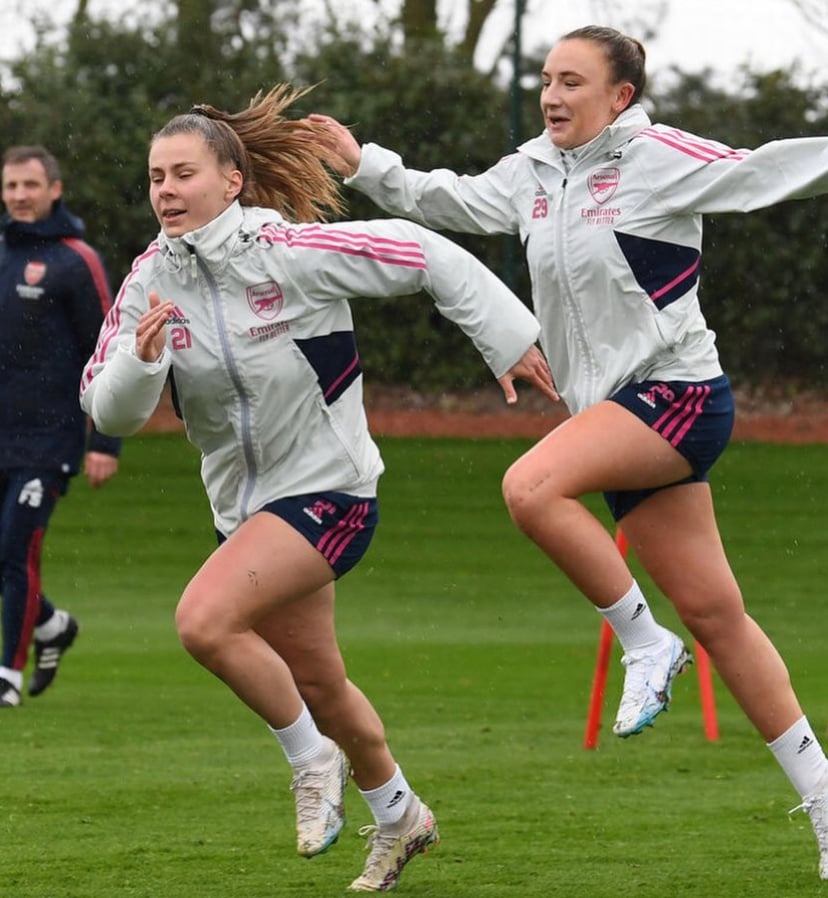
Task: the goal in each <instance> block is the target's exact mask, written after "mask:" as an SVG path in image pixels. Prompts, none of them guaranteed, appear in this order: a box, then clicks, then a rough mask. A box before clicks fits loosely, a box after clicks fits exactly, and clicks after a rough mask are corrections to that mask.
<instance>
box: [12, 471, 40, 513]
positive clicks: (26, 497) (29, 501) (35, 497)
mask: <svg viewBox="0 0 828 898" xmlns="http://www.w3.org/2000/svg"><path fill="white" fill-rule="evenodd" d="M42 502H43V481H42V480H41V479H40V478H39V477H36V478H35V479H34V480H29V481H27V482H26V483H24V484H23V488H22V489H21V490H20V494H19V495H18V497H17V504H18V505H28V506H29V507H30V508H40V506H41V503H42Z"/></svg>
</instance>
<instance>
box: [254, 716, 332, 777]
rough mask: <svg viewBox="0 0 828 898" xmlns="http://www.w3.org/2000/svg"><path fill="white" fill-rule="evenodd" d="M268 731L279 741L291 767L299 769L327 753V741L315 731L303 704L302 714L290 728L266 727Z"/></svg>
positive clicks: (314, 724) (313, 723)
mask: <svg viewBox="0 0 828 898" xmlns="http://www.w3.org/2000/svg"><path fill="white" fill-rule="evenodd" d="M268 729H269V730H270V732H271V733H273V735H274V736H275V737H276V738H277V739H278V740H279V744H280V745H281V746H282V749H283V750H284V753H285V757H286V758H287V759H288V763H289V764H290V766H291V767H301V766H302V765H303V764H307V763H309V762H310V761H314V760H316V758H318V757H319V756H320V755H324V754H326V753H327V751H328V745H327V740H326V739H325V737H324V736H323V735H322V733H320V732H319V730H318V729H317V727H316V722H315V721H314V719H313V717H311V713H310V711H309V710H308V706H307V705H306V704H304V702H303V703H302V713H301V714H300V715H299V717H298V718H297V719H296V720H295V721H294V722H293V723H292V724H291V725H290V726H286V727H284V728H283V729H280V730H277V729H276V728H275V727H272V726H270V725H268Z"/></svg>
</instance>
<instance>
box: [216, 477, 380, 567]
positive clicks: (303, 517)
mask: <svg viewBox="0 0 828 898" xmlns="http://www.w3.org/2000/svg"><path fill="white" fill-rule="evenodd" d="M261 511H267V512H270V514H275V515H276V517H278V518H281V519H282V520H283V521H286V522H287V523H288V524H290V526H291V527H293V528H294V530H298V531H299V533H301V534H302V536H304V537H305V539H306V540H307V541H308V542H309V543H310V544H311V545H312V546H313V547H314V549H317V550H318V551H319V552H321V553H322V555H323V556H324V558H325V560H326V561H327V562H328V564H329V565H330V566H331V567H332V568H333V572H334V574H335V575H336V576H337V577H341V576H342V575H343V574H347V573H348V571H349V570H351V568H352V567H353V566H354V565H355V564H356V563H357V562H358V561H359V560H360V559H361V558H362V556H363V555H364V554H365V553H366V552H367V551H368V546H369V545H370V543H371V538H372V537H373V535H374V530H375V529H376V526H377V521H378V520H379V507H378V505H377V500H376V499H375V498H365V497H363V496H351V495H349V494H348V493H336V492H327V493H310V494H308V495H305V496H289V497H288V498H286V499H276V500H274V501H273V502H268V503H267V505H265V506H264V507H263V508H262V509H261ZM223 541H224V537H222V535H221V534H219V543H221V542H223Z"/></svg>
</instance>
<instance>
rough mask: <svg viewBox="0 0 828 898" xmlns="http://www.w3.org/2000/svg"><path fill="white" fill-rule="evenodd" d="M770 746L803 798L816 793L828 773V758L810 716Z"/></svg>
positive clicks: (797, 723)
mask: <svg viewBox="0 0 828 898" xmlns="http://www.w3.org/2000/svg"><path fill="white" fill-rule="evenodd" d="M768 748H769V749H770V750H771V751H772V752H773V754H774V757H775V758H776V760H777V761H778V762H779V766H780V767H781V768H782V769H783V770H784V771H785V773H786V774H787V775H788V779H789V780H790V781H791V783H792V784H793V787H794V789H796V791H797V792H799V794H800V795H801V796H802V797H803V798H808V797H809V796H810V795H813V793H814V792H815V791H816V787H817V786H818V785H819V783H820V780H822V778H823V777H824V776H825V775H826V774H828V759H826V757H825V752H824V751H823V750H822V746H821V745H820V744H819V742H818V741H817V737H816V736H815V735H814V731H813V730H812V729H811V725H810V724H809V723H808V719H807V718H806V717H800V719H799V720H797V722H796V723H795V724H794V725H793V726H792V727H790V728H789V729H787V730H785V732H784V733H782V735H781V736H779V737H778V738H776V739H774V740H773V742H769V743H768Z"/></svg>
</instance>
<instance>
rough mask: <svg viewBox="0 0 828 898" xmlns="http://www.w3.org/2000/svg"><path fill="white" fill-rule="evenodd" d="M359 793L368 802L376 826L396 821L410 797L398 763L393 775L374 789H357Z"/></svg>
mask: <svg viewBox="0 0 828 898" xmlns="http://www.w3.org/2000/svg"><path fill="white" fill-rule="evenodd" d="M359 793H360V795H362V797H363V798H364V799H365V800H366V801H367V802H368V807H369V808H371V812H372V813H373V815H374V819H375V820H376V821H377V826H383V825H386V826H387V825H388V824H391V823H396V822H397V821H398V820H400V819H401V818H402V816H403V814H404V813H405V811H406V809H407V807H408V802H409V800H410V797H411V794H412V793H411V787H410V786H409V785H408V783H407V782H406V779H405V777H404V776H403V772H402V770H400V765H399V764H398V765H397V769H396V770H395V771H394V775H393V776H392V777H391V779H390V780H388V782H387V783H384V784H383V785H382V786H377V788H376V789H368V790H367V791H364V792H363V790H362V789H360V790H359Z"/></svg>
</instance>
